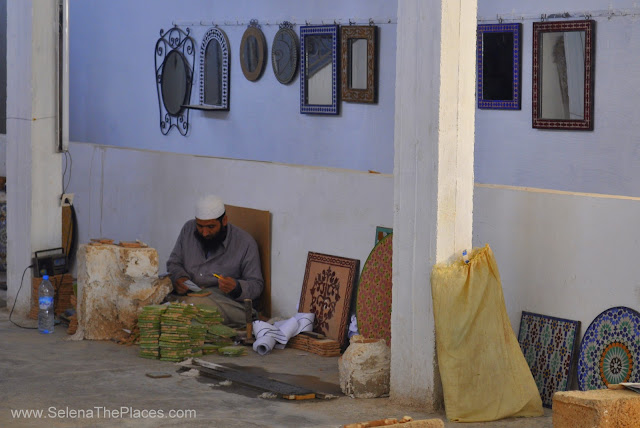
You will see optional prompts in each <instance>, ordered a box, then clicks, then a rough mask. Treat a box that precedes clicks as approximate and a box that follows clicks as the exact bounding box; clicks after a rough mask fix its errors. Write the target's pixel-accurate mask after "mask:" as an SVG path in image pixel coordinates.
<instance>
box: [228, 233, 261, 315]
mask: <svg viewBox="0 0 640 428" xmlns="http://www.w3.org/2000/svg"><path fill="white" fill-rule="evenodd" d="M240 271H241V275H240V278H238V280H237V285H236V288H235V289H233V290H232V291H231V292H230V293H228V294H229V297H231V298H232V299H235V300H237V301H240V302H241V301H243V300H244V299H251V300H255V299H257V298H258V297H260V295H261V294H262V290H263V289H264V280H263V278H262V269H261V265H260V254H259V253H258V244H256V242H255V241H254V240H252V241H251V242H250V244H249V245H248V248H247V252H246V253H245V255H244V257H243V258H242V262H241V265H240Z"/></svg>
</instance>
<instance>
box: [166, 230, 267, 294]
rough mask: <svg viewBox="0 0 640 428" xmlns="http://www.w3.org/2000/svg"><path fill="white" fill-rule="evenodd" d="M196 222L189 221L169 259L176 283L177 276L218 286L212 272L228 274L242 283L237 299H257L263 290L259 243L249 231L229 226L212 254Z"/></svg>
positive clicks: (206, 284)
mask: <svg viewBox="0 0 640 428" xmlns="http://www.w3.org/2000/svg"><path fill="white" fill-rule="evenodd" d="M195 233H196V221H195V220H189V221H187V222H186V223H185V224H184V226H183V227H182V230H181V231H180V235H179V236H178V240H177V241H176V245H175V246H174V247H173V251H172V252H171V256H169V260H167V271H168V272H169V274H170V275H171V280H172V281H173V282H174V283H175V281H176V280H177V279H178V278H182V277H185V276H186V277H188V278H189V279H190V280H191V281H193V282H194V283H196V284H197V285H198V286H200V287H202V288H206V287H217V286H218V278H216V277H214V276H213V274H214V273H215V274H218V275H221V276H229V277H231V278H234V279H235V280H236V281H238V283H239V284H240V287H241V288H242V293H241V294H240V296H238V297H237V298H236V299H235V300H237V301H240V302H241V301H242V300H243V299H256V298H258V297H259V296H260V294H261V293H262V289H263V288H264V280H263V279H262V271H261V270H260V254H259V253H258V244H256V241H255V240H254V239H253V237H252V236H251V235H249V233H247V232H245V231H244V230H242V229H240V228H238V227H235V226H233V225H232V224H230V223H229V224H228V225H227V237H226V238H225V240H224V241H223V242H222V245H220V246H219V247H218V248H217V249H216V250H215V251H214V252H213V253H211V254H209V257H207V255H206V254H205V253H204V249H203V247H202V244H201V243H200V241H198V239H197V238H196V236H195Z"/></svg>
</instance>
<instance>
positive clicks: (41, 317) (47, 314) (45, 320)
mask: <svg viewBox="0 0 640 428" xmlns="http://www.w3.org/2000/svg"><path fill="white" fill-rule="evenodd" d="M53 294H54V290H53V285H51V282H50V281H49V275H44V276H43V277H42V282H41V283H40V287H39V288H38V305H39V306H40V310H39V311H38V331H39V332H40V333H45V334H46V333H53V323H54V319H53V317H54V314H53Z"/></svg>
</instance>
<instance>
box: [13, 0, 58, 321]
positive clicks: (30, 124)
mask: <svg viewBox="0 0 640 428" xmlns="http://www.w3.org/2000/svg"><path fill="white" fill-rule="evenodd" d="M57 13H58V12H57V1H56V0H37V1H33V0H9V1H8V2H7V161H6V162H7V305H8V306H9V307H11V306H12V305H13V302H14V299H15V298H16V295H17V293H18V289H19V287H20V283H21V278H22V273H23V271H24V269H25V268H26V267H27V266H29V265H30V264H31V259H32V257H33V252H34V251H37V250H44V249H49V248H55V247H59V246H60V243H61V208H60V203H59V197H60V194H61V191H62V184H61V182H62V178H61V177H62V163H61V158H60V154H58V153H56V141H57V139H56V124H57V108H56V105H57V104H56V99H57V98H56V79H57V75H56V70H57V62H56V58H57V27H56V25H57ZM30 295H31V270H28V271H27V273H26V275H25V276H24V282H23V285H22V290H21V291H20V294H19V296H18V299H17V301H16V309H15V313H17V314H22V315H24V314H26V312H28V309H29V299H30Z"/></svg>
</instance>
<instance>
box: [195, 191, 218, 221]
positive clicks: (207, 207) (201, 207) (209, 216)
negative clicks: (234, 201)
mask: <svg viewBox="0 0 640 428" xmlns="http://www.w3.org/2000/svg"><path fill="white" fill-rule="evenodd" d="M224 211H225V208H224V203H223V202H222V199H220V198H219V197H217V196H215V195H207V196H204V197H202V198H200V199H199V200H198V204H197V205H196V218H198V219H200V220H214V219H217V218H218V217H220V216H221V215H222V214H224Z"/></svg>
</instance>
